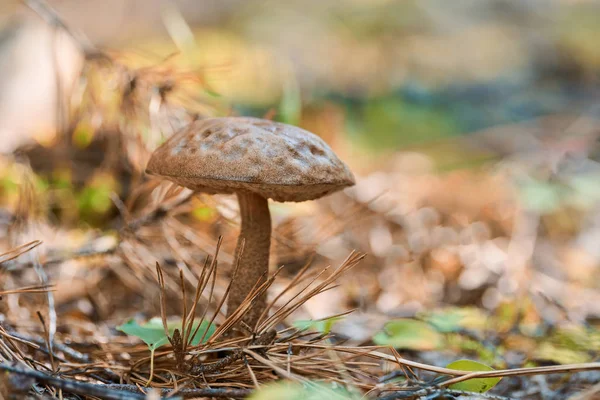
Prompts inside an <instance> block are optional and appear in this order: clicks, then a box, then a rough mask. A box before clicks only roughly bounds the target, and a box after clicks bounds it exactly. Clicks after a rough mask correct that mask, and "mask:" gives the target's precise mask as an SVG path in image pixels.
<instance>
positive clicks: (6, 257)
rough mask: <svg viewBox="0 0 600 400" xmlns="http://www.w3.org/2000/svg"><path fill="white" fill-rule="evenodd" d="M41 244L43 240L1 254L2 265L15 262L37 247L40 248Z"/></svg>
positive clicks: (0, 261)
mask: <svg viewBox="0 0 600 400" xmlns="http://www.w3.org/2000/svg"><path fill="white" fill-rule="evenodd" d="M41 244H42V241H41V240H33V241H31V242H29V243H26V244H22V245H20V246H17V247H15V248H14V249H11V250H9V251H7V252H5V253H3V254H1V255H0V265H2V264H3V263H5V262H8V261H12V260H14V259H15V258H17V257H19V256H21V255H22V254H25V253H27V252H28V251H31V250H33V249H35V248H36V247H38V246H39V245H41Z"/></svg>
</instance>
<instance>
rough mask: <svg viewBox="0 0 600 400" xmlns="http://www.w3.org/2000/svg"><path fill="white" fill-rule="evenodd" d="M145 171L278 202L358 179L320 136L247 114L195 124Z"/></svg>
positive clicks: (213, 189) (323, 192) (189, 184)
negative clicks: (246, 115) (247, 193)
mask: <svg viewBox="0 0 600 400" xmlns="http://www.w3.org/2000/svg"><path fill="white" fill-rule="evenodd" d="M146 172H147V173H149V174H153V175H159V176H163V177H165V178H167V179H169V180H171V181H173V182H175V183H177V184H179V185H181V186H185V187H188V188H190V189H192V190H196V191H202V192H205V193H212V194H215V193H234V192H243V191H249V192H254V193H256V194H258V195H260V196H262V197H265V198H271V199H273V200H276V201H305V200H312V199H317V198H319V197H322V196H325V195H327V194H329V193H332V192H335V191H338V190H340V189H343V188H344V187H347V186H352V185H353V184H354V176H353V175H352V172H350V170H349V169H348V167H347V166H346V165H345V164H344V163H343V162H342V161H340V159H339V158H338V157H337V156H336V155H335V153H334V152H333V151H332V150H331V148H330V147H329V146H328V145H327V144H326V143H325V142H324V141H323V140H321V138H319V137H318V136H316V135H314V134H312V133H310V132H308V131H305V130H303V129H300V128H297V127H295V126H291V125H286V124H282V123H278V122H272V121H268V120H263V119H259V118H249V117H224V118H210V119H204V120H199V121H196V122H194V123H192V124H191V125H190V126H188V127H186V128H185V129H183V130H182V131H180V132H178V133H176V134H175V135H173V136H172V137H171V138H169V140H167V141H166V142H165V143H164V144H163V145H162V146H160V147H159V148H158V149H157V150H156V151H155V152H154V154H153V155H152V157H151V159H150V162H149V163H148V167H147V169H146Z"/></svg>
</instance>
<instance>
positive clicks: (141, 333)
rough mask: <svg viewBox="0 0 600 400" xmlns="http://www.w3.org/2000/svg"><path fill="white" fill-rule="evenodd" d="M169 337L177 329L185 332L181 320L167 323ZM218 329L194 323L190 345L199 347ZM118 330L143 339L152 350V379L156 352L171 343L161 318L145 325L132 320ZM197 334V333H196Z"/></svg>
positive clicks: (207, 324) (197, 322) (200, 322)
mask: <svg viewBox="0 0 600 400" xmlns="http://www.w3.org/2000/svg"><path fill="white" fill-rule="evenodd" d="M167 329H168V331H169V336H171V337H172V336H173V333H174V332H175V330H176V329H178V330H179V331H180V332H183V330H182V329H181V320H174V321H169V322H168V323H167ZM216 329H217V328H216V327H215V326H214V325H213V324H211V323H209V322H208V321H194V324H193V326H192V329H191V332H192V334H193V335H194V336H193V337H192V338H191V339H190V342H189V344H190V345H192V346H197V345H198V344H200V343H205V342H206V341H207V340H208V339H209V338H210V337H211V336H212V335H213V334H214V333H215V330H216ZM117 330H120V331H121V332H123V333H126V334H127V335H130V336H135V337H137V338H139V339H141V340H142V341H143V342H144V343H146V345H148V349H149V350H150V379H149V381H148V382H150V381H151V380H152V375H153V371H154V352H155V350H156V349H158V348H159V347H161V346H164V345H165V344H167V343H169V338H168V337H167V335H166V334H165V328H164V326H163V322H162V319H161V318H158V317H155V318H152V319H151V320H150V321H148V322H146V323H145V324H143V325H140V324H138V323H137V322H136V321H135V320H134V319H130V320H128V321H127V322H125V323H124V324H123V325H120V326H117ZM194 332H195V333H194Z"/></svg>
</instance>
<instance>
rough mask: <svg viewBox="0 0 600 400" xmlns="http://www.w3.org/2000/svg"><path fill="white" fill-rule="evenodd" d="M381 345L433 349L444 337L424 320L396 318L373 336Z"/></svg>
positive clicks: (442, 341)
mask: <svg viewBox="0 0 600 400" xmlns="http://www.w3.org/2000/svg"><path fill="white" fill-rule="evenodd" d="M373 342H375V344H377V345H381V346H393V347H395V348H402V349H411V350H434V349H439V348H440V347H442V346H443V344H444V337H443V336H442V335H441V334H440V333H439V332H437V331H436V330H435V329H434V328H433V327H432V326H431V325H429V324H428V323H426V322H423V321H418V320H415V319H398V320H394V321H390V322H388V323H387V324H386V325H385V327H384V329H383V332H379V333H377V334H376V335H375V336H374V337H373Z"/></svg>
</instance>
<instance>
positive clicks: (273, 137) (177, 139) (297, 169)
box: [146, 117, 354, 329]
mask: <svg viewBox="0 0 600 400" xmlns="http://www.w3.org/2000/svg"><path fill="white" fill-rule="evenodd" d="M146 173H149V174H152V175H158V176H161V177H164V178H166V179H169V180H171V181H173V182H174V183H176V184H178V185H181V186H185V187H187V188H189V189H192V190H194V191H197V192H203V193H209V194H232V193H235V194H237V197H238V201H239V207H240V215H241V231H240V235H239V238H238V242H237V247H236V250H235V259H236V260H239V263H240V264H239V265H240V267H239V271H238V275H237V276H236V277H235V279H234V281H233V282H232V286H231V290H230V294H229V298H228V300H227V312H228V314H229V315H231V314H232V313H233V312H234V311H235V310H236V309H237V308H238V307H239V306H240V304H242V302H243V301H244V299H245V298H246V296H247V295H248V294H249V293H250V292H251V291H252V289H253V288H254V287H255V285H257V283H258V284H260V283H262V282H264V281H265V280H266V278H267V275H268V271H269V248H270V244H271V215H270V213H269V206H268V201H267V199H272V200H275V201H279V202H286V201H292V202H301V201H307V200H314V199H317V198H320V197H322V196H325V195H328V194H330V193H333V192H336V191H338V190H341V189H343V188H345V187H347V186H352V185H354V176H353V175H352V172H350V170H349V169H348V167H347V166H346V165H345V164H344V163H343V162H342V161H340V159H339V158H338V157H337V156H336V155H335V153H334V152H333V151H332V150H331V148H330V147H329V146H328V145H327V144H326V143H325V142H324V141H323V140H321V138H319V137H318V136H316V135H314V134H312V133H310V132H308V131H305V130H303V129H300V128H297V127H295V126H291V125H287V124H283V123H278V122H272V121H269V120H264V119H259V118H250V117H224V118H209V119H204V120H198V121H195V122H193V123H192V124H190V125H189V126H188V127H186V128H184V129H183V130H182V131H180V132H178V133H176V134H174V135H173V136H172V137H171V138H169V139H168V140H167V141H166V142H165V143H164V144H162V145H161V146H160V147H159V148H158V149H156V151H155V152H154V153H153V154H152V157H151V158H150V161H149V162H148V166H147V168H146ZM242 243H244V246H243V250H241V245H242ZM240 251H241V253H242V254H240ZM265 308H266V294H263V295H262V296H259V297H258V298H257V299H256V301H255V303H254V304H253V305H252V307H251V308H250V310H249V311H248V312H247V313H246V314H245V316H244V317H243V319H242V320H243V321H244V322H245V323H246V324H248V326H249V327H250V328H252V329H254V328H255V327H256V324H257V323H258V319H259V318H260V316H261V314H262V313H263V311H264V310H265Z"/></svg>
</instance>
